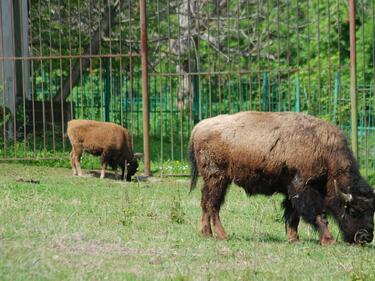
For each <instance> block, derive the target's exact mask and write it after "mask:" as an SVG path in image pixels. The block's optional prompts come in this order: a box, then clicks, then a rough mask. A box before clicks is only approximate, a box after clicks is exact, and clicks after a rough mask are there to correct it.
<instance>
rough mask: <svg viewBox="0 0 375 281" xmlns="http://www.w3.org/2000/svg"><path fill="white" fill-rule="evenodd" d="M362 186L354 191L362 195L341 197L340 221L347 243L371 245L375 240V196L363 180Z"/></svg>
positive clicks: (355, 194)
mask: <svg viewBox="0 0 375 281" xmlns="http://www.w3.org/2000/svg"><path fill="white" fill-rule="evenodd" d="M364 184H365V186H364ZM360 185H361V186H359V187H358V188H356V189H353V190H359V191H360V193H354V194H346V195H347V196H346V197H342V196H341V198H340V200H341V202H342V204H340V208H341V210H340V213H341V215H340V217H339V218H338V220H339V223H340V227H341V230H342V232H343V235H344V240H345V241H346V242H349V243H358V244H364V243H371V241H372V240H373V238H374V211H375V206H374V205H375V198H374V197H375V195H374V191H373V189H372V188H371V187H370V186H369V185H368V184H367V183H364V181H363V180H362V181H361V183H360ZM366 185H367V186H366Z"/></svg>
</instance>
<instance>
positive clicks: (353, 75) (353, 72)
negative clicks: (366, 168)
mask: <svg viewBox="0 0 375 281" xmlns="http://www.w3.org/2000/svg"><path fill="white" fill-rule="evenodd" d="M349 24H350V105H351V124H352V126H351V127H352V149H353V153H354V157H355V158H356V159H358V128H357V62H356V38H355V0H349Z"/></svg>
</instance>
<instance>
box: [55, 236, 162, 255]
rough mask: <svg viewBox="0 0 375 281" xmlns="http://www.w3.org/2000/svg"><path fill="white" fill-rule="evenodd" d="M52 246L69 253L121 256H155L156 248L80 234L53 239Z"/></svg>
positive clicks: (157, 252) (156, 253)
mask: <svg viewBox="0 0 375 281" xmlns="http://www.w3.org/2000/svg"><path fill="white" fill-rule="evenodd" d="M52 248H53V249H54V250H56V251H58V252H62V253H65V254H69V255H90V256H102V255H108V254H110V255H120V256H150V257H152V256H155V255H158V254H160V253H159V251H158V250H156V249H147V250H145V249H138V248H133V247H128V246H126V245H124V244H122V243H110V242H106V241H103V240H87V239H85V238H84V237H83V236H82V235H80V234H72V235H64V236H60V237H56V238H55V239H53V240H52Z"/></svg>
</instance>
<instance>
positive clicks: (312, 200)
mask: <svg viewBox="0 0 375 281" xmlns="http://www.w3.org/2000/svg"><path fill="white" fill-rule="evenodd" d="M298 182H299V183H301V182H305V181H294V184H296V183H298ZM289 198H291V202H292V206H293V207H294V208H295V209H296V210H297V211H298V213H299V214H300V215H301V216H302V217H303V219H304V220H305V221H307V222H308V223H310V224H312V225H313V226H314V227H315V228H316V229H317V230H318V232H319V235H320V238H319V241H320V244H321V245H324V246H325V245H331V244H333V243H335V239H334V238H333V236H332V234H331V232H330V231H329V229H328V221H327V219H326V216H325V204H324V199H323V195H322V194H321V193H320V192H319V191H318V190H316V189H315V188H314V187H312V186H309V185H304V184H301V185H299V186H297V185H294V186H291V187H290V188H289Z"/></svg>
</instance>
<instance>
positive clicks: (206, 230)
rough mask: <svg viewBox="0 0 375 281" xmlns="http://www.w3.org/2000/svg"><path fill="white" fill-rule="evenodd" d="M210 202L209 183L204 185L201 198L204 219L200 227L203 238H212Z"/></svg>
mask: <svg viewBox="0 0 375 281" xmlns="http://www.w3.org/2000/svg"><path fill="white" fill-rule="evenodd" d="M208 200H209V188H208V185H207V183H206V182H205V183H204V184H203V189H202V197H201V208H202V219H201V225H200V232H201V234H202V236H203V237H211V236H212V229H211V217H210V214H209V210H208V206H207V202H208Z"/></svg>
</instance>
